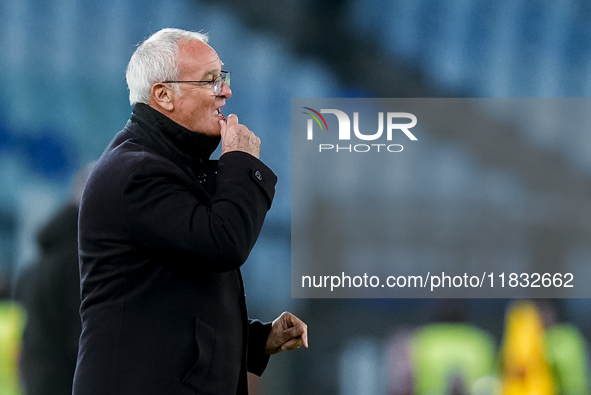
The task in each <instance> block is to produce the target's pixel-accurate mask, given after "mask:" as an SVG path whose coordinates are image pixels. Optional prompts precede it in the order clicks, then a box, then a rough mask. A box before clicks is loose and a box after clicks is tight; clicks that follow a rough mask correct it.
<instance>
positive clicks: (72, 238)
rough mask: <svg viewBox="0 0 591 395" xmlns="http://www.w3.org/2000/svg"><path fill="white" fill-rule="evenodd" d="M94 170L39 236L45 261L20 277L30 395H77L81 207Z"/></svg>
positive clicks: (81, 177) (24, 371) (78, 180)
mask: <svg viewBox="0 0 591 395" xmlns="http://www.w3.org/2000/svg"><path fill="white" fill-rule="evenodd" d="M93 166H94V163H91V164H89V165H87V166H86V167H84V168H83V169H82V170H80V171H79V172H78V174H77V175H76V177H75V179H74V183H73V188H72V197H71V199H70V201H69V202H68V203H67V204H66V205H65V206H64V207H63V208H62V209H61V210H59V211H58V212H57V214H55V215H54V216H53V217H52V218H51V219H50V220H49V221H48V222H47V224H46V225H45V226H44V227H43V228H42V229H41V231H40V232H39V234H38V236H37V241H38V243H39V250H40V258H39V260H38V261H37V262H36V263H34V264H32V265H31V266H29V267H28V268H27V269H25V270H24V272H23V273H22V274H21V275H20V276H19V285H18V287H17V298H18V299H19V300H21V301H22V303H23V305H24V307H25V309H26V312H27V324H26V327H25V331H24V334H23V346H22V354H21V375H22V381H23V384H24V388H25V393H26V394H27V395H60V394H68V393H71V392H72V380H73V377H74V370H75V369H76V358H77V355H78V339H79V337H80V329H81V325H80V314H79V308H80V275H79V269H78V207H79V205H80V199H81V197H82V190H83V188H84V184H85V183H86V180H87V178H88V175H89V174H90V171H91V170H92V167H93Z"/></svg>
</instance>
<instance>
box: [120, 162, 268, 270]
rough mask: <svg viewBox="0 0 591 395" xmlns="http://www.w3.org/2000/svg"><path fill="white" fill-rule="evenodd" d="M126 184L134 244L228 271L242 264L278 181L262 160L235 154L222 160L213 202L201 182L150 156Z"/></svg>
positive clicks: (125, 191) (128, 216) (125, 201)
mask: <svg viewBox="0 0 591 395" xmlns="http://www.w3.org/2000/svg"><path fill="white" fill-rule="evenodd" d="M142 154H143V155H144V158H142V159H141V160H140V161H139V163H141V165H139V166H137V168H136V169H134V170H133V171H132V172H131V173H130V175H129V176H128V177H127V180H126V181H125V185H124V187H123V188H122V193H123V196H122V199H123V203H124V207H125V216H126V222H127V224H128V227H129V232H130V234H131V236H132V237H133V239H134V240H136V241H137V242H138V243H140V244H141V245H144V246H147V247H149V248H151V249H153V250H156V251H160V252H169V253H173V252H174V253H182V254H188V255H189V256H194V257H196V258H199V262H200V264H203V265H208V266H209V267H207V268H205V269H208V270H212V271H217V272H223V271H228V270H233V269H236V268H238V267H240V265H242V264H243V263H244V262H245V261H246V258H247V257H248V255H249V253H250V251H251V249H252V247H253V246H254V244H255V242H256V240H257V238H258V236H259V233H260V231H261V228H262V226H263V221H264V219H265V215H266V213H267V211H268V210H269V208H270V206H271V202H272V200H273V196H274V192H275V184H276V182H277V177H276V176H275V174H273V172H272V171H271V170H270V169H269V168H268V167H267V166H265V165H264V164H263V162H261V161H260V160H258V159H257V158H255V157H254V156H252V155H249V154H247V153H244V152H239V151H235V152H229V153H226V154H224V155H222V156H221V157H220V159H219V161H218V174H217V182H216V191H215V194H214V195H213V197H212V199H211V201H210V202H209V204H205V203H203V202H202V201H201V200H200V199H199V198H198V196H197V191H196V188H199V186H198V185H196V183H195V182H194V181H193V180H191V179H190V177H189V176H187V175H186V174H185V173H184V172H182V171H181V170H180V169H179V168H178V167H176V166H175V165H174V164H172V163H171V162H169V161H166V160H163V159H162V158H159V157H157V156H156V155H153V154H150V153H147V152H144V153H142Z"/></svg>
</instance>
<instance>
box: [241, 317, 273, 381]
mask: <svg viewBox="0 0 591 395" xmlns="http://www.w3.org/2000/svg"><path fill="white" fill-rule="evenodd" d="M271 326H272V323H271V322H267V323H262V322H261V321H259V320H250V322H249V325H248V354H247V355H246V367H247V369H248V371H249V372H250V373H254V374H256V375H257V376H260V375H262V374H263V372H264V371H265V369H266V367H267V364H268V363H269V355H266V354H265V346H266V345H267V338H268V337H269V333H271Z"/></svg>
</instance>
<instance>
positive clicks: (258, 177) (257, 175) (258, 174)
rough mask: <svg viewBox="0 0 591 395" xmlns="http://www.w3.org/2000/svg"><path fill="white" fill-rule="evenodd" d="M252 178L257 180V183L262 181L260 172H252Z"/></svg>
mask: <svg viewBox="0 0 591 395" xmlns="http://www.w3.org/2000/svg"><path fill="white" fill-rule="evenodd" d="M254 176H255V177H256V178H257V180H259V181H263V175H262V174H261V172H260V171H258V170H257V171H255V172H254Z"/></svg>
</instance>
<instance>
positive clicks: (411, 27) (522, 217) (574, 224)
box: [0, 0, 591, 395]
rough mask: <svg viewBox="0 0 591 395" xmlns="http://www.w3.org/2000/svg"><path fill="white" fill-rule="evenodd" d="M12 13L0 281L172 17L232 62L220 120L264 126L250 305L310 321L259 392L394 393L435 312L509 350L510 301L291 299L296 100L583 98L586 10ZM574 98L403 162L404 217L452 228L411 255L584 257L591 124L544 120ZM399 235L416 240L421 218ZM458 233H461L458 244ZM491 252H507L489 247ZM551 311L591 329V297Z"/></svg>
mask: <svg viewBox="0 0 591 395" xmlns="http://www.w3.org/2000/svg"><path fill="white" fill-rule="evenodd" d="M0 16H2V24H1V25H0V53H1V55H0V79H1V81H2V83H1V84H0V185H1V187H0V282H1V283H2V287H3V290H4V293H5V295H6V297H7V298H9V297H10V296H9V295H10V289H11V287H12V286H13V285H14V284H15V282H16V280H17V279H18V278H19V275H20V274H21V273H23V272H24V271H25V270H26V269H27V268H28V267H31V265H33V264H34V262H35V261H36V260H37V259H38V247H37V241H36V235H37V232H38V231H39V229H40V228H41V226H42V225H43V224H44V223H45V222H46V221H47V220H48V219H49V218H50V217H51V215H53V214H54V213H55V212H56V210H58V209H59V208H60V207H61V206H62V205H63V204H65V202H66V201H67V200H68V199H69V196H70V189H71V186H72V179H73V177H74V174H75V173H76V171H77V170H79V169H80V168H82V167H84V166H85V165H86V164H87V163H89V162H91V161H93V160H95V159H97V158H98V157H99V156H100V154H101V152H102V151H103V149H104V148H105V146H106V145H107V144H108V142H109V141H110V140H111V138H112V137H113V136H114V134H115V133H117V132H118V131H119V130H120V129H121V128H122V127H123V125H124V124H125V122H126V120H127V119H128V117H129V114H130V111H131V108H130V107H129V103H128V101H127V89H126V84H125V79H124V73H125V67H126V64H127V62H128V60H129V58H130V56H131V54H132V52H133V50H134V48H135V45H136V44H137V43H139V42H141V41H142V40H143V39H145V38H147V37H148V36H149V35H150V34H151V33H153V32H155V31H157V30H159V29H161V28H163V27H179V28H183V29H188V30H196V31H201V30H202V31H205V32H209V35H210V44H211V45H212V46H213V47H214V48H215V49H216V50H217V51H218V53H219V54H220V57H221V58H222V60H223V61H224V63H225V65H226V67H227V68H228V69H229V70H231V71H232V90H233V97H232V99H231V100H229V101H228V104H227V106H226V111H225V112H226V113H230V112H233V113H236V114H238V115H239V117H240V120H241V122H242V123H244V124H246V125H248V126H249V127H250V128H251V129H252V130H253V131H255V133H257V134H258V135H259V136H260V137H261V139H262V141H263V151H262V159H263V160H264V161H265V162H266V163H267V164H269V166H270V167H271V168H272V169H274V171H275V172H276V174H277V175H278V176H279V179H280V181H279V184H278V186H277V195H276V200H275V202H274V206H273V208H272V210H271V212H270V213H269V216H268V220H267V223H266V224H265V228H264V229H263V233H262V235H261V238H260V241H259V243H258V244H257V246H256V247H255V249H254V250H253V252H252V254H251V257H250V258H249V262H247V264H246V265H245V266H244V278H245V282H246V289H247V300H248V303H249V309H250V315H251V316H253V317H260V318H262V319H264V320H271V319H273V318H274V317H276V316H277V315H279V314H280V313H281V311H283V310H287V309H289V310H291V311H293V312H294V313H295V314H296V315H298V316H300V317H301V318H303V319H304V320H305V321H306V322H307V323H308V325H309V327H310V345H311V348H310V349H309V350H305V351H303V350H299V351H297V352H293V353H288V354H285V355H278V356H275V357H273V358H272V359H273V360H272V361H271V364H270V365H269V368H268V370H267V372H266V373H265V375H264V376H263V377H262V378H261V379H259V380H253V386H256V387H258V389H257V390H256V391H258V393H260V394H303V393H306V394H309V395H312V394H368V395H374V394H375V395H378V394H389V395H392V394H402V393H404V392H401V391H402V389H403V388H404V385H403V384H402V382H403V380H404V378H403V376H404V374H402V373H400V372H402V371H404V367H400V366H402V365H404V363H403V362H392V360H391V358H392V356H391V350H393V349H394V350H396V347H394V348H392V347H390V345H391V344H393V342H394V340H395V339H399V338H401V337H400V336H402V338H403V337H404V334H405V333H411V334H412V333H414V332H413V331H414V330H416V328H419V327H422V326H423V325H426V324H430V323H433V322H435V321H438V320H441V319H445V320H448V319H454V320H461V321H462V322H464V323H466V324H468V325H470V327H472V328H479V329H481V330H483V331H486V332H487V333H488V334H490V336H491V339H493V343H494V347H495V353H496V352H498V351H499V350H500V349H501V343H502V342H503V339H504V337H503V331H504V328H505V315H506V311H507V307H508V305H509V301H507V300H464V301H449V303H448V302H446V301H436V300H314V299H312V300H299V299H291V297H290V279H289V276H290V206H291V202H290V138H289V136H290V99H291V98H293V97H557V98H584V97H589V96H590V95H591V22H590V21H591V4H590V3H588V2H586V1H583V0H557V1H553V2H550V1H542V0H499V1H493V0H487V1H470V0H443V1H442V0H406V1H405V0H366V1H363V0H275V1H271V0H258V1H249V2H242V1H238V0H228V1H225V2H222V3H220V2H214V1H210V0H171V1H157V0H151V1H139V0H104V1H102V2H88V1H82V0H50V1H42V0H3V1H2V3H1V4H0ZM577 103H580V102H577ZM571 105H572V104H569V102H568V101H567V102H563V103H562V104H561V105H560V106H556V107H553V108H549V109H547V112H546V114H547V116H548V118H547V119H542V120H539V119H538V120H529V121H531V122H528V125H522V126H521V127H516V133H511V134H509V135H504V136H503V138H502V139H499V141H496V144H494V146H483V145H482V144H479V142H478V139H475V138H474V136H473V135H470V134H469V133H464V134H459V135H457V134H449V135H447V134H443V135H437V136H432V138H431V140H433V141H435V143H434V144H436V145H437V152H436V153H435V151H434V155H433V161H431V162H428V163H422V164H421V165H420V166H416V164H415V165H411V164H409V165H408V174H407V175H406V176H405V177H402V178H400V179H399V180H398V181H397V182H398V185H400V188H401V190H402V192H401V195H400V201H401V202H402V204H405V203H406V205H405V206H404V207H406V208H407V209H408V210H409V213H410V214H408V215H409V216H412V214H413V213H415V212H417V210H419V211H421V212H422V215H423V221H419V223H420V225H419V226H423V227H424V229H428V230H429V234H431V235H437V234H446V233H447V234H450V235H451V236H448V237H449V238H450V239H449V240H448V241H450V242H451V243H447V244H446V245H451V247H446V248H447V249H445V250H441V246H439V247H437V248H439V249H437V248H434V249H432V250H429V248H430V247H429V245H432V244H434V243H435V242H436V241H437V240H435V236H428V237H427V239H425V240H422V241H421V242H420V243H414V244H413V243H412V241H413V240H412V239H409V243H408V246H409V247H408V248H407V249H406V250H405V252H404V256H403V257H401V259H402V260H404V259H406V260H408V261H413V260H415V261H416V260H417V259H420V257H424V256H425V254H427V255H428V254H429V253H431V254H436V253H440V252H444V253H449V254H460V253H461V252H462V251H465V248H466V245H468V246H472V247H469V250H470V251H472V252H473V253H481V251H479V250H478V246H479V245H480V244H479V243H481V241H482V239H484V238H486V239H489V238H493V239H495V238H496V239H498V240H500V241H499V242H500V243H501V244H500V247H499V248H501V249H503V250H505V251H509V252H508V253H507V255H505V257H508V258H507V259H513V260H515V262H516V263H515V265H516V267H520V268H527V267H528V265H529V262H532V261H544V262H546V263H547V264H548V265H551V266H555V267H573V266H576V267H587V266H588V265H589V263H590V261H591V243H590V240H591V238H590V236H591V210H590V209H589V207H590V205H589V203H588V202H589V199H590V197H591V155H590V152H591V130H590V125H591V122H590V121H591V117H589V119H577V120H576V122H574V123H573V124H571V125H567V126H566V127H562V125H550V126H544V125H548V124H549V123H551V122H550V121H551V117H552V113H553V111H568V110H569V109H570V107H571ZM523 123H524V124H525V122H523ZM532 125H533V126H532ZM515 147H519V149H518V150H517V149H515ZM358 176H359V177H362V174H359V175H358ZM418 180H422V181H418ZM433 180H437V182H433ZM474 180H480V182H482V185H483V188H482V190H481V192H482V193H481V194H478V195H477V196H465V195H464V193H463V192H464V189H463V186H465V185H468V184H471V183H473V182H474ZM450 186H452V187H450ZM418 194H420V195H421V196H422V200H421V203H422V204H423V205H422V206H421V207H417V206H416V200H415V199H416V196H417V195H418ZM344 198H346V197H344ZM516 202H518V203H516ZM413 203H414V204H413ZM328 205H330V202H328ZM464 205H469V206H470V207H472V210H473V211H472V212H474V213H477V214H475V215H478V216H479V222H478V223H491V224H492V225H491V226H489V227H484V228H482V227H478V226H476V227H474V226H473V225H471V224H472V222H470V219H465V220H450V218H449V216H446V213H449V212H450V211H453V210H456V209H457V208H458V207H463V206H464ZM425 207H426V208H425ZM413 210H414V211H413ZM497 212H506V213H509V215H510V216H511V221H509V222H502V219H501V220H499V218H498V217H497V216H496V215H495V213H497ZM495 221H496V222H495ZM499 221H501V222H500V223H501V225H503V224H506V223H509V224H511V226H513V227H514V228H513V229H518V231H517V232H515V231H514V233H512V234H516V235H517V236H518V237H519V238H520V239H519V240H518V241H515V240H511V239H507V238H506V237H503V232H504V231H503V227H502V226H500V227H499V226H495V224H498V223H499ZM324 225H325V226H326V224H324ZM310 226H314V224H311V225H310ZM401 226H404V227H408V228H405V229H407V230H408V233H409V234H415V233H417V232H416V231H417V229H414V228H412V227H413V226H417V225H412V224H411V223H410V221H402V222H401ZM450 227H451V229H452V230H453V231H452V232H449V230H450ZM419 230H420V229H419ZM403 233H404V229H403ZM429 237H433V239H429ZM454 237H455V239H454ZM460 240H461V241H462V242H463V243H464V244H462V243H460V242H457V243H455V244H454V241H460ZM487 245H488V244H487ZM413 246H414V247H413ZM470 248H471V249H470ZM425 249H427V251H426V252H425ZM484 253H489V254H491V259H494V258H498V255H495V252H494V251H492V250H491V251H485V252H484ZM590 278H591V277H590ZM12 288H13V287H12ZM548 304H549V305H552V309H554V310H555V315H556V316H557V317H558V320H559V321H560V322H563V323H568V324H571V325H572V326H573V327H574V328H576V329H577V330H578V331H579V332H580V333H581V334H582V336H584V339H589V338H590V336H591V320H590V319H589V317H590V316H591V301H589V300H586V299H571V300H557V301H552V303H550V302H548ZM542 310H543V309H542ZM443 316H445V317H443ZM397 336H398V337H397ZM505 338H506V337H505ZM585 343H586V340H585ZM401 344H404V342H402V343H401ZM585 347H586V345H585V346H584V347H583V348H585ZM394 354H395V355H401V354H400V353H398V354H397V353H396V352H394ZM495 358H497V357H495ZM496 360H498V359H496ZM401 363H402V365H400V364H401ZM495 363H496V362H495ZM411 365H412V364H411ZM396 366H398V368H396ZM585 368H586V369H588V367H587V364H586V365H585ZM401 369H402V370H401ZM409 369H411V370H412V369H416V366H415V367H412V366H411V368H409ZM556 374H557V373H556ZM416 375H418V374H417V373H416V372H415V376H416ZM585 375H586V376H588V372H587V371H586V373H585ZM397 377H398V380H399V381H398V383H397V382H396V378H397ZM393 380H394V381H393ZM415 380H418V379H416V378H415ZM587 385H588V384H587ZM419 387H420V386H419V385H417V384H416V382H415V388H414V390H413V389H409V390H408V391H410V392H406V393H413V391H414V393H421V392H420V391H421V389H420V388H419ZM396 388H397V389H396ZM483 388H484V387H483ZM425 391H426V390H425ZM475 391H477V390H471V392H470V393H477V392H475ZM482 391H489V390H487V389H483V390H482ZM573 391H574V390H573ZM581 391H583V392H572V391H571V392H567V391H566V390H562V392H556V393H587V392H586V391H588V386H587V387H584V389H583V390H581ZM422 393H426V392H422ZM480 393H483V394H484V393H491V392H480Z"/></svg>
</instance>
